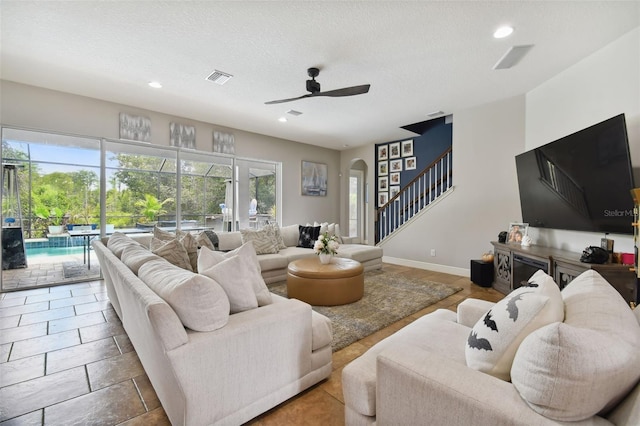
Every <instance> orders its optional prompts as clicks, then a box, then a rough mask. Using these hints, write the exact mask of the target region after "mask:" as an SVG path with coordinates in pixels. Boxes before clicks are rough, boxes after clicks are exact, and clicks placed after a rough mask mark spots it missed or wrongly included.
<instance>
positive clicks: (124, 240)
mask: <svg viewBox="0 0 640 426" xmlns="http://www.w3.org/2000/svg"><path fill="white" fill-rule="evenodd" d="M132 245H135V246H139V245H140V244H138V243H137V242H136V241H134V240H133V239H131V238H129V236H127V235H125V234H123V233H122V232H114V233H113V234H111V236H109V240H108V241H107V248H108V249H109V250H111V251H112V252H113V254H114V255H115V256H116V257H117V258H118V259H120V258H121V257H122V252H123V251H124V249H125V248H127V247H130V246H132Z"/></svg>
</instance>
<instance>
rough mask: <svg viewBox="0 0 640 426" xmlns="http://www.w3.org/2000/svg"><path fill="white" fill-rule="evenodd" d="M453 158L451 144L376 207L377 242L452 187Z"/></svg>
mask: <svg viewBox="0 0 640 426" xmlns="http://www.w3.org/2000/svg"><path fill="white" fill-rule="evenodd" d="M452 161H453V160H452V154H451V147H450V148H448V149H447V150H446V151H444V152H443V153H442V154H440V156H439V157H438V158H436V159H435V160H434V161H433V162H432V163H431V164H429V165H428V166H427V167H425V168H424V170H422V172H420V174H419V175H418V176H416V177H415V178H414V179H413V180H412V181H411V182H409V183H408V184H407V185H405V186H404V187H403V188H402V190H401V191H400V192H399V193H398V194H396V195H395V196H394V197H393V198H391V199H390V200H389V202H388V203H387V204H385V205H383V206H381V207H379V208H378V210H377V213H376V224H375V241H376V244H378V243H380V242H381V241H383V240H384V239H385V238H387V237H388V236H390V235H391V234H392V233H393V232H395V231H396V230H398V229H400V227H402V226H403V225H404V224H405V223H407V222H408V221H409V220H411V218H413V217H414V216H415V215H417V214H418V213H420V211H422V210H423V209H424V208H426V207H427V206H429V205H430V204H431V203H433V202H434V201H435V200H437V199H438V197H440V196H442V195H443V194H444V193H445V192H446V191H447V190H448V189H449V188H451V186H452V184H453V179H452V176H453V175H452Z"/></svg>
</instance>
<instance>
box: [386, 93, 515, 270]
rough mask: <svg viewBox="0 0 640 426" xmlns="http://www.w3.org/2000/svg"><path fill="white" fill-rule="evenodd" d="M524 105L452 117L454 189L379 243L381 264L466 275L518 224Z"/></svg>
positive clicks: (504, 104) (508, 102) (508, 103)
mask: <svg viewBox="0 0 640 426" xmlns="http://www.w3.org/2000/svg"><path fill="white" fill-rule="evenodd" d="M524 107H525V101H524V96H518V97H515V98H511V99H505V100H502V101H499V102H494V103H491V104H487V105H482V106H479V107H477V108H472V109H468V110H464V111H459V112H456V113H454V114H453V185H454V191H453V192H452V193H451V194H450V195H448V196H446V198H444V199H443V200H442V201H441V202H438V203H436V204H435V205H434V206H432V207H431V208H429V209H428V211H427V212H425V214H422V215H420V216H419V217H417V218H415V219H412V221H413V223H412V224H411V225H410V226H408V227H407V228H403V229H401V230H400V231H398V232H396V233H395V234H393V236H392V237H391V238H389V239H388V240H386V241H385V242H384V243H383V244H382V247H383V249H384V255H385V258H387V259H386V260H388V261H391V262H393V263H402V264H407V265H412V266H416V267H423V268H427V269H434V270H440V271H443V272H451V273H459V274H461V275H465V274H467V270H468V269H469V261H470V260H471V259H478V258H480V257H481V255H482V254H483V253H484V252H486V251H489V250H492V249H493V246H492V245H491V244H490V242H491V241H495V240H497V239H498V233H499V232H500V231H505V230H507V228H508V226H509V222H513V221H520V220H521V214H520V201H519V198H518V184H517V180H516V168H515V155H516V154H519V153H521V152H522V151H523V150H524V112H525V111H524ZM431 249H435V250H436V256H435V257H432V256H431V255H430V252H431Z"/></svg>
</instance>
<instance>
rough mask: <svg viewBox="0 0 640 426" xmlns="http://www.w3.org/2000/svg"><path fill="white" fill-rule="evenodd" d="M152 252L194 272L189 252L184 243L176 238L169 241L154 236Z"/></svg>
mask: <svg viewBox="0 0 640 426" xmlns="http://www.w3.org/2000/svg"><path fill="white" fill-rule="evenodd" d="M151 252H152V253H153V254H157V255H158V256H160V257H163V258H164V259H165V260H167V261H168V262H169V263H172V264H174V265H176V266H178V267H180V268H182V269H186V270H187V271H191V272H193V268H192V267H191V262H190V261H189V254H188V253H187V250H186V249H185V248H184V246H183V245H182V243H181V242H180V241H178V240H177V239H176V238H174V239H172V240H169V241H162V240H159V239H157V238H155V237H154V238H153V239H152V240H151Z"/></svg>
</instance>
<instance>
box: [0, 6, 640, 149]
mask: <svg viewBox="0 0 640 426" xmlns="http://www.w3.org/2000/svg"><path fill="white" fill-rule="evenodd" d="M0 19H1V21H0V23H1V27H0V36H1V39H0V41H1V57H0V59H1V68H0V72H1V75H0V76H1V78H2V79H5V80H10V81H16V82H20V83H25V84H30V85H35V86H41V87H45V88H50V89H55V90H60V91H64V92H70V93H75V94H79V95H84V96H89V97H93V98H98V99H104V100H108V101H112V102H117V103H122V104H127V105H132V106H136V107H140V108H145V109H149V110H154V111H159V112H164V113H167V114H172V115H176V116H180V117H187V118H191V119H196V120H201V121H205V122H210V123H214V124H218V125H221V126H228V127H232V128H237V129H243V130H247V131H251V132H256V133H261V134H266V135H271V136H275V137H280V138H284V139H291V140H295V141H300V142H304V143H309V144H314V145H320V146H325V147H329V148H334V149H344V148H345V146H349V147H354V146H358V145H362V144H368V143H376V142H384V141H390V140H396V139H402V138H405V137H409V136H411V135H413V133H411V132H409V131H407V130H404V129H401V128H400V127H401V126H405V125H408V124H412V123H416V122H420V121H424V120H426V119H427V118H428V117H427V114H428V113H431V112H433V111H438V110H441V111H444V112H445V113H446V114H455V113H456V111H460V110H462V109H465V108H469V107H472V106H475V105H479V104H483V103H487V102H492V101H495V100H498V99H502V98H506V97H510V96H514V95H518V94H522V93H525V92H527V91H529V90H531V89H533V88H535V87H536V86H538V85H539V84H541V83H543V82H544V81H546V80H548V79H549V78H551V77H553V76H554V75H556V74H558V73H559V72H561V71H562V70H564V69H566V68H567V67H569V66H571V65H572V64H574V63H576V62H578V61H579V60H581V59H582V58H584V57H586V56H588V55H590V54H591V53H593V52H595V51H596V50H598V49H600V48H602V47H603V46H605V45H606V44H608V43H610V42H612V41H613V40H615V39H617V38H618V37H620V36H622V35H624V34H625V33H627V32H628V31H630V30H632V29H633V28H635V27H637V26H638V25H640V3H639V2H637V1H622V2H615V1H567V2H560V1H497V2H488V1H468V2H463V1H440V2H436V1H411V2H404V1H375V2H373V1H344V2H335V1H332V2H329V1H314V2H303V1H285V2H279V1H260V2H249V1H228V2H227V1H225V2H222V1H128V2H124V1H119V2H111V1H74V2H59V1H6V0H2V1H0ZM502 24H511V25H513V26H514V27H515V29H516V30H515V32H514V34H513V35H512V36H510V37H509V38H506V39H501V40H496V39H494V38H493V37H492V33H493V31H494V30H495V29H496V28H497V27H498V26H500V25H502ZM524 44H533V45H535V46H534V47H533V49H532V50H531V51H530V52H529V54H528V55H527V56H525V58H524V59H523V60H522V61H521V62H520V63H519V64H518V65H516V66H515V67H513V68H511V69H508V70H498V71H494V70H493V69H492V67H493V65H494V64H495V63H496V62H497V61H498V60H499V59H500V58H501V57H502V56H503V54H504V53H505V52H506V51H507V49H508V48H509V47H511V46H512V45H524ZM311 66H316V67H319V68H320V69H321V71H320V76H319V77H318V78H317V80H318V81H319V82H320V83H321V84H322V90H333V89H338V88H342V87H346V86H353V85H360V84H366V83H369V84H371V90H370V91H369V93H368V94H365V95H360V96H354V97H345V98H327V97H319V98H312V99H304V100H299V101H295V102H290V103H285V104H279V105H265V104H264V102H266V101H270V100H274V99H280V98H288V97H295V96H300V95H303V94H305V93H306V91H305V81H306V80H307V78H308V77H307V75H306V69H307V68H309V67H311ZM214 69H218V70H221V71H225V72H228V73H230V74H232V75H233V76H234V77H233V78H232V79H231V80H230V81H229V82H227V83H226V84H225V85H223V86H220V85H217V84H214V83H212V82H210V81H206V80H205V78H206V77H207V76H208V75H209V74H210V73H211V72H212V71H213V70H214ZM152 80H157V81H160V82H161V83H162V84H163V86H164V87H163V88H162V89H159V90H158V89H152V88H150V87H148V86H147V83H148V82H149V81H152ZM289 109H295V110H297V111H301V112H302V113H303V114H302V115H300V116H298V117H293V116H288V122H287V123H280V122H278V121H277V119H278V118H279V117H281V116H284V115H285V112H286V111H287V110H289Z"/></svg>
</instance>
